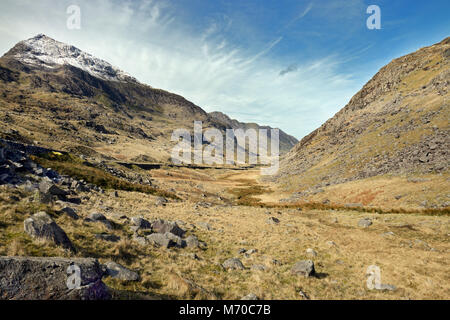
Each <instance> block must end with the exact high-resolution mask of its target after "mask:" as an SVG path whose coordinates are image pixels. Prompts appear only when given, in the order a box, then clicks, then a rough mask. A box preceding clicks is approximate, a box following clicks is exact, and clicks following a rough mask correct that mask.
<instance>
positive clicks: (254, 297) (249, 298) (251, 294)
mask: <svg viewBox="0 0 450 320" xmlns="http://www.w3.org/2000/svg"><path fill="white" fill-rule="evenodd" d="M241 300H259V299H258V296H257V295H256V294H254V293H249V294H248V295H246V296H244V297H242V298H241Z"/></svg>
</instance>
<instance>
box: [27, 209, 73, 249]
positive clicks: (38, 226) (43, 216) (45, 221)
mask: <svg viewBox="0 0 450 320" xmlns="http://www.w3.org/2000/svg"><path fill="white" fill-rule="evenodd" d="M23 227H24V230H25V232H26V233H27V234H29V235H30V236H31V237H33V238H36V239H45V240H50V241H53V242H54V243H55V244H57V245H59V246H62V247H63V248H65V249H68V250H71V251H75V248H74V247H73V245H72V242H70V240H69V238H68V237H67V235H66V233H65V232H64V230H63V229H61V228H60V227H59V226H58V225H57V224H56V223H55V222H54V221H53V220H52V218H50V216H49V215H48V214H47V213H45V212H38V213H36V214H34V215H33V216H31V217H30V218H28V219H26V220H25V221H24V222H23Z"/></svg>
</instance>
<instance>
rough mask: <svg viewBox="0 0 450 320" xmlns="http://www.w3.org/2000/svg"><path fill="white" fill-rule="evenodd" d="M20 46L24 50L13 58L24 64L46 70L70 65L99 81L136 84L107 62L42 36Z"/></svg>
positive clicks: (128, 76) (134, 80) (131, 78)
mask: <svg viewBox="0 0 450 320" xmlns="http://www.w3.org/2000/svg"><path fill="white" fill-rule="evenodd" d="M20 44H21V45H24V46H25V47H26V49H25V50H20V51H19V52H16V53H15V55H14V57H15V58H16V59H18V60H20V61H22V62H24V63H26V64H30V65H38V66H44V67H47V68H54V67H55V65H71V66H74V67H77V68H79V69H82V70H84V71H86V72H88V73H90V74H91V75H93V76H94V77H97V78H100V79H104V80H109V81H121V82H123V81H127V82H130V81H131V82H137V80H136V79H135V78H134V77H132V76H130V75H129V74H128V73H126V72H124V71H122V70H120V69H118V68H116V67H114V66H112V65H111V64H109V63H108V62H106V61H104V60H101V59H98V58H96V57H94V56H92V55H91V54H89V53H86V52H83V51H81V50H80V49H78V48H76V47H74V46H71V45H68V44H65V43H62V42H59V41H56V40H54V39H52V38H50V37H47V36H46V35H44V34H38V35H37V36H35V37H33V38H31V39H28V40H24V41H21V42H20Z"/></svg>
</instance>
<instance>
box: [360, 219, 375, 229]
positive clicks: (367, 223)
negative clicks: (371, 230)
mask: <svg viewBox="0 0 450 320" xmlns="http://www.w3.org/2000/svg"><path fill="white" fill-rule="evenodd" d="M371 225H372V220H370V219H369V218H363V219H361V220H359V221H358V227H363V228H368V227H369V226H371Z"/></svg>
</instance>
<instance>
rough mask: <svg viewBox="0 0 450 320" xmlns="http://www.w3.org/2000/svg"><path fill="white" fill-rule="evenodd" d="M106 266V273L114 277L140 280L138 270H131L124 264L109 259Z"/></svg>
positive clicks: (124, 279) (125, 279)
mask: <svg viewBox="0 0 450 320" xmlns="http://www.w3.org/2000/svg"><path fill="white" fill-rule="evenodd" d="M105 266H106V273H107V274H108V275H109V276H111V277H113V278H114V279H119V280H122V281H138V280H139V274H138V273H137V272H134V271H131V270H129V269H127V268H125V267H124V266H122V265H120V264H118V263H116V262H113V261H109V262H107V263H106V264H105Z"/></svg>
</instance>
